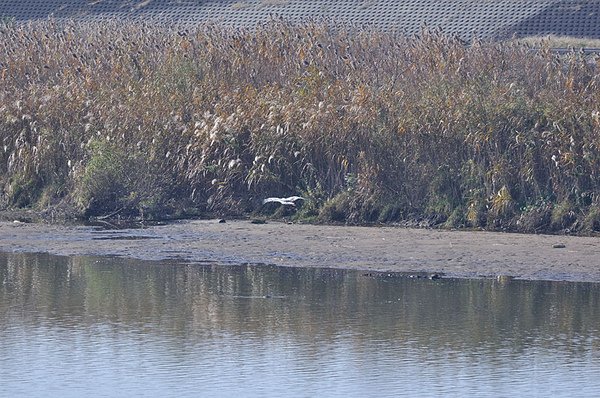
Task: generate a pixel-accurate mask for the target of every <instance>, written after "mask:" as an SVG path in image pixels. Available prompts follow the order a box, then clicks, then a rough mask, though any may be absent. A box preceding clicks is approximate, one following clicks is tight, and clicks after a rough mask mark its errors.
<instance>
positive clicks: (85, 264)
mask: <svg viewBox="0 0 600 398" xmlns="http://www.w3.org/2000/svg"><path fill="white" fill-rule="evenodd" d="M0 281H2V283H1V284H0V335H1V336H3V338H2V339H0V340H1V342H0V379H2V380H11V379H12V380H13V382H12V383H11V382H9V383H7V384H6V383H5V384H4V387H1V386H0V395H2V394H6V393H10V394H14V393H17V394H18V393H24V394H25V395H28V396H35V395H36V394H37V393H40V395H44V392H46V393H47V392H48V391H54V392H61V393H65V392H71V393H73V394H74V395H76V393H77V391H79V393H80V392H81V391H85V389H86V388H92V386H90V385H87V384H86V383H83V384H85V385H84V386H82V380H85V374H86V372H87V373H94V372H95V374H96V377H97V378H98V379H100V380H101V382H99V384H98V385H100V386H104V387H103V388H105V390H101V391H98V390H95V389H94V391H95V392H96V393H97V394H96V395H102V394H103V393H104V394H105V395H111V391H112V392H113V393H114V390H111V389H112V388H119V389H121V390H122V389H125V390H122V391H127V388H129V389H130V390H131V391H137V392H140V391H141V390H140V388H141V389H144V388H152V389H151V390H149V391H150V392H156V391H161V390H160V389H166V390H165V391H163V393H167V395H169V394H168V393H169V392H170V393H171V394H173V395H196V396H197V394H198V392H201V391H202V392H208V393H210V392H212V393H221V394H223V393H224V394H229V395H230V394H234V393H239V392H243V393H244V396H248V395H263V396H264V395H269V393H271V394H273V395H277V394H278V393H282V392H287V393H292V394H293V395H312V394H313V393H315V392H321V393H323V392H325V393H327V394H326V395H345V394H347V393H349V392H354V393H355V394H357V393H360V392H361V391H362V392H363V393H366V395H371V394H372V393H373V391H370V390H369V385H371V384H372V383H378V384H379V383H380V384H381V385H380V387H378V393H379V394H384V395H385V394H386V393H389V394H390V395H393V394H394V392H406V391H409V390H410V388H411V387H409V386H406V383H413V388H415V387H414V385H415V384H422V383H428V393H429V394H431V395H440V394H444V395H447V394H449V393H450V394H451V393H452V391H453V390H452V388H454V387H455V386H457V385H460V386H461V387H460V388H461V390H460V391H461V392H462V393H465V392H469V391H470V392H479V393H485V392H488V393H498V392H499V391H502V389H503V383H504V382H506V383H508V382H510V383H511V386H512V387H511V389H513V390H511V391H515V390H514V389H515V388H516V390H517V391H520V392H521V393H531V392H532V391H538V390H536V387H535V386H536V385H537V388H540V386H539V385H538V384H537V382H536V383H533V384H531V378H530V377H529V376H528V372H529V373H532V372H533V373H532V374H535V375H537V377H538V379H539V380H538V381H542V382H546V383H547V382H550V383H552V382H555V383H557V384H556V385H555V386H551V387H552V388H554V391H555V392H558V393H560V392H561V391H562V392H563V393H564V394H565V395H567V394H568V393H572V392H573V391H576V392H578V393H579V394H578V395H580V396H581V394H585V392H586V391H590V392H592V391H594V390H595V389H597V388H598V387H599V386H600V382H598V381H594V380H589V378H588V375H590V374H594V372H598V371H600V366H599V365H598V362H600V361H598V360H599V359H600V355H598V352H599V351H598V349H599V345H600V305H599V304H600V290H599V289H598V285H595V284H585V283H579V284H574V283H556V282H531V281H516V280H504V281H498V280H450V279H444V280H440V281H431V280H413V279H409V278H401V277H398V276H397V275H390V276H388V275H379V276H375V277H372V276H365V275H363V274H362V273H360V272H355V271H343V270H332V269H326V268H315V269H294V268H277V267H268V266H251V265H247V266H231V267H226V266H210V265H194V264H175V263H144V262H140V261H136V260H128V259H109V258H88V257H79V258H66V257H55V256H49V255H24V254H3V255H0ZM57 330H62V332H61V333H67V334H69V335H77V336H79V338H73V339H71V340H68V341H70V342H71V343H72V342H73V341H78V342H79V343H78V344H79V345H78V344H75V345H73V346H69V345H64V344H65V340H62V338H61V337H60V336H63V335H61V334H60V333H59V334H57V333H56V331H57ZM28 335H30V336H29V337H27V336H28ZM36 336H37V337H36ZM48 336H50V337H48ZM52 336H54V337H55V338H56V342H55V344H56V347H54V348H53V349H52V350H49V351H47V352H46V351H44V350H41V349H40V347H41V346H46V345H48V344H53V343H52V342H51V341H50V342H49V341H48V340H49V339H51V338H52ZM81 336H87V339H83V340H85V341H86V342H87V343H86V344H87V345H88V346H87V347H85V344H83V343H81V341H82V339H81ZM63 337H64V336H63ZM103 344H108V345H110V344H114V345H115V347H117V346H118V347H121V348H119V349H116V348H115V349H114V350H113V351H111V350H110V349H108V348H107V347H105V346H103ZM81 345H83V346H81ZM128 345H129V346H130V348H129V349H125V348H123V347H126V346H128ZM36 347H37V348H36ZM23 350H25V351H28V350H31V352H22V351H23ZM63 351H65V352H68V351H76V352H77V353H78V357H81V358H86V357H87V355H98V357H99V358H98V359H97V362H94V363H89V362H88V363H87V365H81V364H78V362H77V361H76V360H72V361H71V362H69V363H71V364H72V365H74V367H73V368H70V369H68V372H74V373H75V374H78V373H81V374H80V376H82V377H83V379H79V381H72V383H71V384H69V383H65V382H64V380H63V381H62V382H61V383H53V381H52V380H53V378H57V377H58V375H60V371H57V369H58V370H60V369H61V366H63V364H62V363H64V361H65V358H64V356H63V355H66V354H63V353H62V352H63ZM41 352H44V353H45V355H48V352H49V353H50V354H51V356H52V355H54V356H55V357H54V358H46V359H47V360H48V361H50V362H51V361H52V360H53V359H54V360H56V363H55V364H54V366H56V369H46V370H41V369H39V368H38V367H36V364H35V363H33V362H34V361H36V360H40V358H39V356H41V354H40V353H41ZM36 353H37V354H36ZM52 353H53V354H52ZM20 357H26V358H29V359H23V358H21V359H19V358H20ZM165 362H166V363H168V364H169V366H166V367H163V366H161V364H162V365H164V363H165ZM127 363H137V364H138V365H140V366H141V364H143V366H141V367H140V368H139V370H138V372H139V374H136V370H135V368H134V369H130V372H132V373H131V374H130V376H131V377H130V378H129V379H123V377H125V376H123V374H121V375H120V378H118V377H117V378H116V379H115V375H119V373H122V371H123V369H125V368H126V367H127V366H130V365H126V364H127ZM80 365H81V366H80ZM563 365H564V366H563ZM87 366H91V367H94V366H105V367H106V369H104V370H103V371H102V372H98V370H97V369H88V368H87ZM148 368H150V369H151V372H149V373H150V374H152V375H154V376H156V377H154V376H153V377H154V378H153V380H152V383H146V382H147V380H146V381H145V379H144V377H142V376H143V375H142V372H146V371H148ZM211 368H212V372H213V373H210V372H211ZM32 369H33V371H32ZM128 369H129V368H128ZM144 369H145V370H144ZM242 369H243V372H242V373H238V372H240V371H241V370H242ZM486 369H487V371H486ZM19 370H21V371H23V372H24V374H25V376H23V374H21V376H20V377H22V379H21V381H23V382H24V381H28V382H31V381H33V383H29V387H24V385H25V384H24V383H19V382H18V381H19V380H16V381H14V380H15V378H16V377H17V376H16V374H17V372H18V371H19ZM63 371H67V370H64V369H63ZM515 371H522V372H523V373H521V376H518V375H515V374H514V373H515ZM28 372H29V373H28ZM229 372H231V373H229ZM482 372H483V373H482ZM482 374H483V376H481V375H482ZM478 375H479V376H478ZM28 377H33V378H36V377H37V378H39V380H37V383H36V380H29V379H28ZM182 377H183V379H182ZM185 377H187V378H185ZM103 378H106V380H104V379H103ZM111 378H113V379H115V380H120V382H119V383H120V384H119V386H118V387H117V386H116V385H113V384H112V382H111V381H110V380H111ZM245 378H248V379H245ZM486 378H488V379H486ZM173 379H175V380H177V383H175V384H170V383H174V381H173ZM160 380H162V382H160ZM167 380H170V381H169V382H167ZM249 380H253V381H252V383H251V385H248V384H247V383H248V381H249ZM519 382H521V384H519ZM103 383H104V384H103ZM145 383H146V384H145ZM527 383H529V384H527ZM36 385H37V387H36ZM48 385H52V388H53V389H54V390H52V389H51V390H48ZM98 385H96V387H98ZM40 386H44V387H43V389H42V387H40ZM60 386H62V387H60ZM77 386H78V387H79V388H83V390H77V389H76V388H75V387H77ZM167 386H169V387H168V389H167ZM519 386H520V387H519ZM192 387H193V389H192V390H185V389H184V388H192ZM555 387H556V388H555ZM36 388H39V389H40V390H36ZM157 388H158V390H157ZM557 388H558V389H557ZM407 389H408V390H407ZM88 391H89V390H88ZM415 391H416V392H419V393H420V395H422V393H423V392H424V391H422V389H421V388H417V389H416V390H415ZM369 392H370V393H369ZM454 392H455V393H456V391H454ZM186 393H187V394H186ZM67 395H68V394H67ZM163 395H164V394H163ZM559 395H560V394H559Z"/></svg>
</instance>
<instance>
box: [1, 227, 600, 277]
mask: <svg viewBox="0 0 600 398" xmlns="http://www.w3.org/2000/svg"><path fill="white" fill-rule="evenodd" d="M0 251H9V252H10V251H15V252H49V253H52V254H57V255H67V256H82V255H117V256H126V257H132V258H140V259H150V260H163V259H181V260H182V261H187V262H191V263H198V262H200V263H220V264H233V265H235V264H243V263H257V264H258V263H261V264H275V265H282V266H297V267H334V268H348V269H360V270H365V271H382V272H427V273H440V274H443V275H444V276H445V277H461V278H472V277H498V276H514V277H518V278H524V279H537V280H568V281H593V282H600V239H599V238H595V237H572V236H551V235H523V234H509V233H494V232H472V231H445V230H430V229H410V228H395V227H346V226H320V225H299V224H285V223H279V222H268V223H266V224H253V223H251V222H250V221H227V222H226V223H219V222H218V221H217V220H209V221H182V222H175V223H170V224H167V225H163V226H153V227H147V228H143V229H123V230H105V229H99V228H97V227H96V228H95V227H88V226H64V225H47V224H28V223H23V222H0Z"/></svg>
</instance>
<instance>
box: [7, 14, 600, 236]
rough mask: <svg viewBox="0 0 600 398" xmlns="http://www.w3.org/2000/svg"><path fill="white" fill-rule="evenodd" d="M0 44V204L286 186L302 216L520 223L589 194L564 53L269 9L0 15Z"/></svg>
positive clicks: (249, 199)
mask: <svg viewBox="0 0 600 398" xmlns="http://www.w3.org/2000/svg"><path fill="white" fill-rule="evenodd" d="M0 54H1V58H0V104H1V105H0V140H1V141H2V143H1V145H2V148H0V149H2V151H0V184H1V187H2V192H3V197H4V202H5V206H13V207H15V206H33V205H36V206H46V205H48V204H52V203H56V202H63V203H65V202H67V203H71V204H74V205H76V206H77V208H78V209H80V211H81V212H82V213H84V214H87V215H104V214H111V213H115V214H116V213H119V214H126V213H127V214H137V213H140V212H145V213H146V214H147V213H148V212H154V213H155V214H157V215H158V216H165V214H166V213H173V212H174V211H176V209H179V210H181V209H187V210H188V211H189V209H195V210H196V211H215V212H222V213H236V214H239V213H242V212H247V211H252V210H256V209H258V208H259V207H260V206H259V203H260V199H261V198H262V197H264V196H266V195H287V194H291V193H300V194H303V195H306V196H307V197H308V199H309V201H308V203H307V205H306V207H305V209H304V213H303V215H304V216H307V217H310V216H317V215H319V214H320V216H321V217H325V218H327V217H329V218H332V217H333V218H335V219H339V220H345V221H355V222H365V221H377V220H380V221H393V220H399V219H405V218H422V217H425V218H428V219H432V220H433V221H435V222H447V223H449V224H451V225H470V226H488V227H501V228H521V229H526V230H535V229H539V228H542V229H544V228H550V226H549V225H537V224H536V223H534V224H532V225H530V224H531V223H532V221H531V220H533V219H535V220H538V219H541V220H545V219H548V218H549V217H545V218H544V217H541V218H540V217H533V218H532V217H529V215H531V214H534V213H535V214H538V213H539V209H546V208H548V206H550V208H551V207H552V206H553V204H556V203H570V204H571V207H572V208H573V209H575V210H574V214H575V218H574V219H575V220H580V219H581V220H583V219H584V218H585V216H586V214H588V213H589V212H590V211H591V210H590V209H596V208H597V207H598V205H599V204H600V199H599V196H598V193H599V183H600V175H599V174H600V173H599V171H600V151H599V144H600V140H599V139H598V132H599V128H600V108H599V105H598V104H599V103H600V90H599V89H598V83H599V80H600V75H599V74H598V64H597V63H596V62H591V61H590V60H589V59H585V58H583V57H581V56H579V55H578V54H569V55H566V56H560V57H559V56H557V55H555V54H553V53H552V52H551V51H549V50H548V48H542V49H541V50H540V51H538V52H532V51H530V50H529V48H527V47H526V46H521V45H518V44H502V43H500V44H492V43H476V44H474V45H473V46H471V47H468V48H467V47H464V46H463V45H462V44H461V43H459V42H457V41H454V40H453V39H451V38H448V37H445V36H443V35H441V34H438V33H435V32H434V33H431V32H430V33H428V32H424V33H423V34H422V35H420V37H417V38H403V37H400V36H395V35H393V34H388V33H381V32H376V31H371V30H369V29H368V28H356V27H351V26H350V27H349V26H341V25H326V24H321V23H304V24H301V25H292V24H288V23H285V22H278V21H273V22H271V23H269V24H266V25H264V26H259V27H257V28H256V29H253V30H240V29H229V28H224V27H219V26H214V25H201V26H198V27H197V28H196V29H188V30H184V31H179V30H177V29H175V28H172V27H168V26H161V25H153V24H133V23H127V24H122V23H117V22H111V23H108V24H106V23H104V24H94V23H75V22H72V23H68V24H66V25H65V24H57V23H55V22H52V21H47V22H41V23H35V24H30V25H6V26H4V27H2V32H1V35H0ZM548 211H550V210H548ZM594 214H596V213H594ZM538 224H539V223H538ZM588 224H589V223H588Z"/></svg>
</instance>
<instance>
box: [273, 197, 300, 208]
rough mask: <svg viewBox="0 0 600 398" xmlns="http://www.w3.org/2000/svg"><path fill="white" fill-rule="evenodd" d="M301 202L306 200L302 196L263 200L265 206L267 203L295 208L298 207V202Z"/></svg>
mask: <svg viewBox="0 0 600 398" xmlns="http://www.w3.org/2000/svg"><path fill="white" fill-rule="evenodd" d="M299 200H304V198H303V197H302V196H290V197H289V198H266V199H264V200H263V205H264V204H266V203H272V202H276V203H280V204H282V205H284V206H293V207H296V202H297V201H299Z"/></svg>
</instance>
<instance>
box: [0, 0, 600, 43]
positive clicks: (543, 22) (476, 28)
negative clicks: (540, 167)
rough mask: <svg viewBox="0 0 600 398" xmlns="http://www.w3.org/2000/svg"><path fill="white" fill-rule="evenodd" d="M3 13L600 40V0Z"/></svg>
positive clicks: (122, 0) (200, 4)
mask: <svg viewBox="0 0 600 398" xmlns="http://www.w3.org/2000/svg"><path fill="white" fill-rule="evenodd" d="M0 16H2V17H3V18H5V19H14V20H16V21H27V20H34V19H45V18H47V17H48V16H54V17H55V18H59V19H60V18H75V19H95V20H97V19H106V18H127V19H135V18H143V19H158V20H166V21H174V22H177V23H181V24H187V25H193V24H197V23H198V22H201V21H207V20H212V21H216V22H219V23H221V24H225V25H230V26H254V25H256V24H257V23H261V22H263V21H266V20H268V19H269V18H270V17H271V16H280V17H284V18H286V19H290V20H301V19H307V18H318V19H321V18H326V19H333V20H340V21H352V22H354V23H357V24H371V25H374V26H376V27H377V28H380V29H384V30H399V31H403V32H406V33H407V34H414V33H418V32H419V31H420V29H421V28H422V27H423V26H424V25H426V26H428V27H429V28H438V27H439V28H441V29H442V30H443V31H444V32H445V33H447V34H455V35H458V36H459V37H461V38H462V39H465V40H469V39H470V38H471V37H473V36H478V37H480V38H490V39H503V38H509V37H513V36H516V37H529V36H542V35H556V36H573V37H586V38H600V0H443V1H441V0H0Z"/></svg>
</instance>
